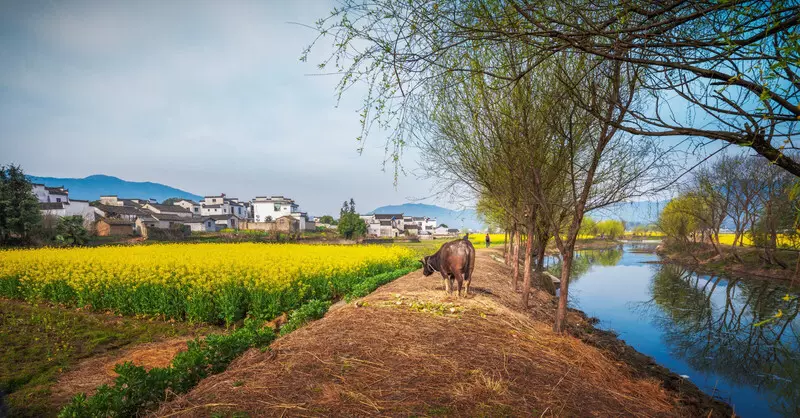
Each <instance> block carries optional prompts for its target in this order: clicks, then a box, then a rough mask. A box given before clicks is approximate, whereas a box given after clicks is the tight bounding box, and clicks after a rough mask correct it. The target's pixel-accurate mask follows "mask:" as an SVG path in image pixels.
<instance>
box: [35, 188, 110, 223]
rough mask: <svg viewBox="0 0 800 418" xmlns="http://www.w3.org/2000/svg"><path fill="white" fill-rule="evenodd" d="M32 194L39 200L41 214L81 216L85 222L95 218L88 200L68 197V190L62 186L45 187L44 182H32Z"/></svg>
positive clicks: (92, 220)
mask: <svg viewBox="0 0 800 418" xmlns="http://www.w3.org/2000/svg"><path fill="white" fill-rule="evenodd" d="M33 194H34V195H36V198H37V199H38V200H39V209H40V210H41V211H42V214H43V215H51V216H58V217H62V216H81V217H83V220H84V222H85V223H91V222H94V220H95V211H94V209H93V208H92V207H90V206H89V201H87V200H78V199H70V198H69V190H67V189H65V188H63V187H47V186H45V185H44V184H38V183H34V184H33Z"/></svg>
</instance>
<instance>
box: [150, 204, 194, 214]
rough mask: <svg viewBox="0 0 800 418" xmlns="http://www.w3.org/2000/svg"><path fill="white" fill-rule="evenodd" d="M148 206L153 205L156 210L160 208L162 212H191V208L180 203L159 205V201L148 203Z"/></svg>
mask: <svg viewBox="0 0 800 418" xmlns="http://www.w3.org/2000/svg"><path fill="white" fill-rule="evenodd" d="M148 206H150V207H153V208H155V209H156V210H160V211H162V212H183V213H189V212H190V211H189V209H186V208H184V207H182V206H178V205H159V204H157V203H148Z"/></svg>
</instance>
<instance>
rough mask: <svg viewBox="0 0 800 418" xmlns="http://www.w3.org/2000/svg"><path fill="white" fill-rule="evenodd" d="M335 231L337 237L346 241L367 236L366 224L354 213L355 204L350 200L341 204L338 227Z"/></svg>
mask: <svg viewBox="0 0 800 418" xmlns="http://www.w3.org/2000/svg"><path fill="white" fill-rule="evenodd" d="M336 229H337V230H338V231H339V235H341V236H343V237H345V238H347V239H353V238H358V237H363V236H364V235H366V234H367V223H366V222H364V220H363V219H361V217H360V216H358V213H356V202H355V201H354V200H353V199H352V198H351V199H350V202H349V203H348V202H347V201H345V202H344V204H342V209H341V211H340V212H339V225H337V227H336Z"/></svg>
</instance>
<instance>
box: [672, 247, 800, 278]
mask: <svg viewBox="0 0 800 418" xmlns="http://www.w3.org/2000/svg"><path fill="white" fill-rule="evenodd" d="M720 251H721V252H722V255H721V256H720V255H719V254H717V252H716V251H715V250H714V248H713V247H712V246H711V245H710V244H699V243H690V244H685V245H682V244H675V243H665V245H663V246H662V247H661V249H660V250H659V254H660V255H661V256H663V257H664V258H665V259H667V260H668V261H670V262H674V263H678V264H681V265H685V266H689V267H691V268H692V269H694V270H696V271H698V272H701V273H707V274H733V275H737V274H738V275H748V276H754V277H761V278H767V279H774V280H794V279H795V278H796V276H797V271H796V270H795V268H796V266H797V261H798V251H796V250H788V249H778V250H775V251H774V258H775V259H776V260H777V261H778V262H779V263H770V262H768V261H767V258H766V257H765V254H764V249H763V248H756V247H735V248H734V247H731V246H729V245H721V246H720ZM781 263H782V264H783V265H784V266H786V267H785V268H784V267H782V266H781V265H780V264H781Z"/></svg>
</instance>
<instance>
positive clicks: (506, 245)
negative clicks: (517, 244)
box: [503, 228, 509, 265]
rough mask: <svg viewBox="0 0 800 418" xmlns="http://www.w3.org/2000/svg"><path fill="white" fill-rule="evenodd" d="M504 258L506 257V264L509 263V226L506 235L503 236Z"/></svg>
mask: <svg viewBox="0 0 800 418" xmlns="http://www.w3.org/2000/svg"><path fill="white" fill-rule="evenodd" d="M503 258H505V260H506V265H508V262H509V256H508V229H507V228H506V231H505V236H504V238H503Z"/></svg>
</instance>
